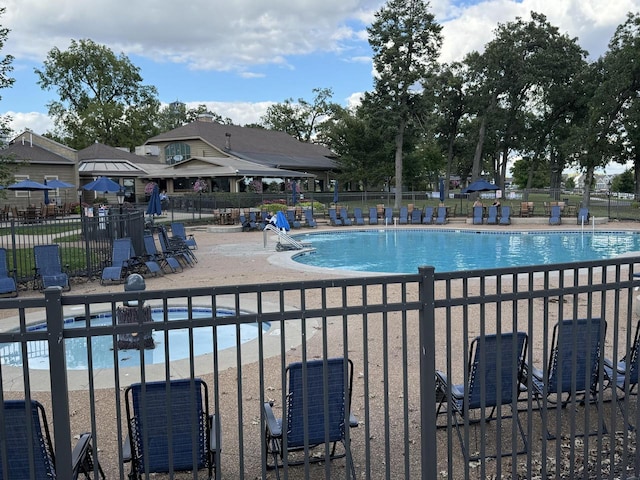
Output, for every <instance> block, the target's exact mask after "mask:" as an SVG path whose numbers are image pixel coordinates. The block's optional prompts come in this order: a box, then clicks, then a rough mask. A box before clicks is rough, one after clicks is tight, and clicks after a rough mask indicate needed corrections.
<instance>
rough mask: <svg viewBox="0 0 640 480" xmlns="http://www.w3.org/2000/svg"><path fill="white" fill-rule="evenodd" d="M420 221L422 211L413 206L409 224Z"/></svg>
mask: <svg viewBox="0 0 640 480" xmlns="http://www.w3.org/2000/svg"><path fill="white" fill-rule="evenodd" d="M420 223H422V212H421V211H420V209H419V208H417V207H413V210H412V211H411V224H412V225H416V224H420Z"/></svg>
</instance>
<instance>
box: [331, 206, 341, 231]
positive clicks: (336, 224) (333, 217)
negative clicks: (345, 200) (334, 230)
mask: <svg viewBox="0 0 640 480" xmlns="http://www.w3.org/2000/svg"><path fill="white" fill-rule="evenodd" d="M329 224H330V225H333V226H334V227H341V226H342V225H343V223H342V220H341V219H339V218H338V214H337V213H336V209H335V208H330V209H329Z"/></svg>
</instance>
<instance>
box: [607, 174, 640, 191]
mask: <svg viewBox="0 0 640 480" xmlns="http://www.w3.org/2000/svg"><path fill="white" fill-rule="evenodd" d="M634 186H635V181H634V178H633V171H631V170H625V171H624V172H622V173H621V174H620V175H616V176H615V177H613V180H612V181H611V190H612V191H614V192H622V193H633V192H634Z"/></svg>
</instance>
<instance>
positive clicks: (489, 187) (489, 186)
mask: <svg viewBox="0 0 640 480" xmlns="http://www.w3.org/2000/svg"><path fill="white" fill-rule="evenodd" d="M495 190H500V187H498V186H497V185H494V184H493V183H489V182H487V181H486V180H476V181H475V182H473V183H471V184H470V185H469V186H468V187H467V188H465V189H464V190H462V193H473V192H491V191H495Z"/></svg>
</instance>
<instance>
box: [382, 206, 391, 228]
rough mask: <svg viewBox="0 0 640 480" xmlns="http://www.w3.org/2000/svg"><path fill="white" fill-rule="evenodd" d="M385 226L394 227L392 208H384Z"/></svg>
mask: <svg viewBox="0 0 640 480" xmlns="http://www.w3.org/2000/svg"><path fill="white" fill-rule="evenodd" d="M384 224H385V225H393V209H392V208H391V207H384Z"/></svg>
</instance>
